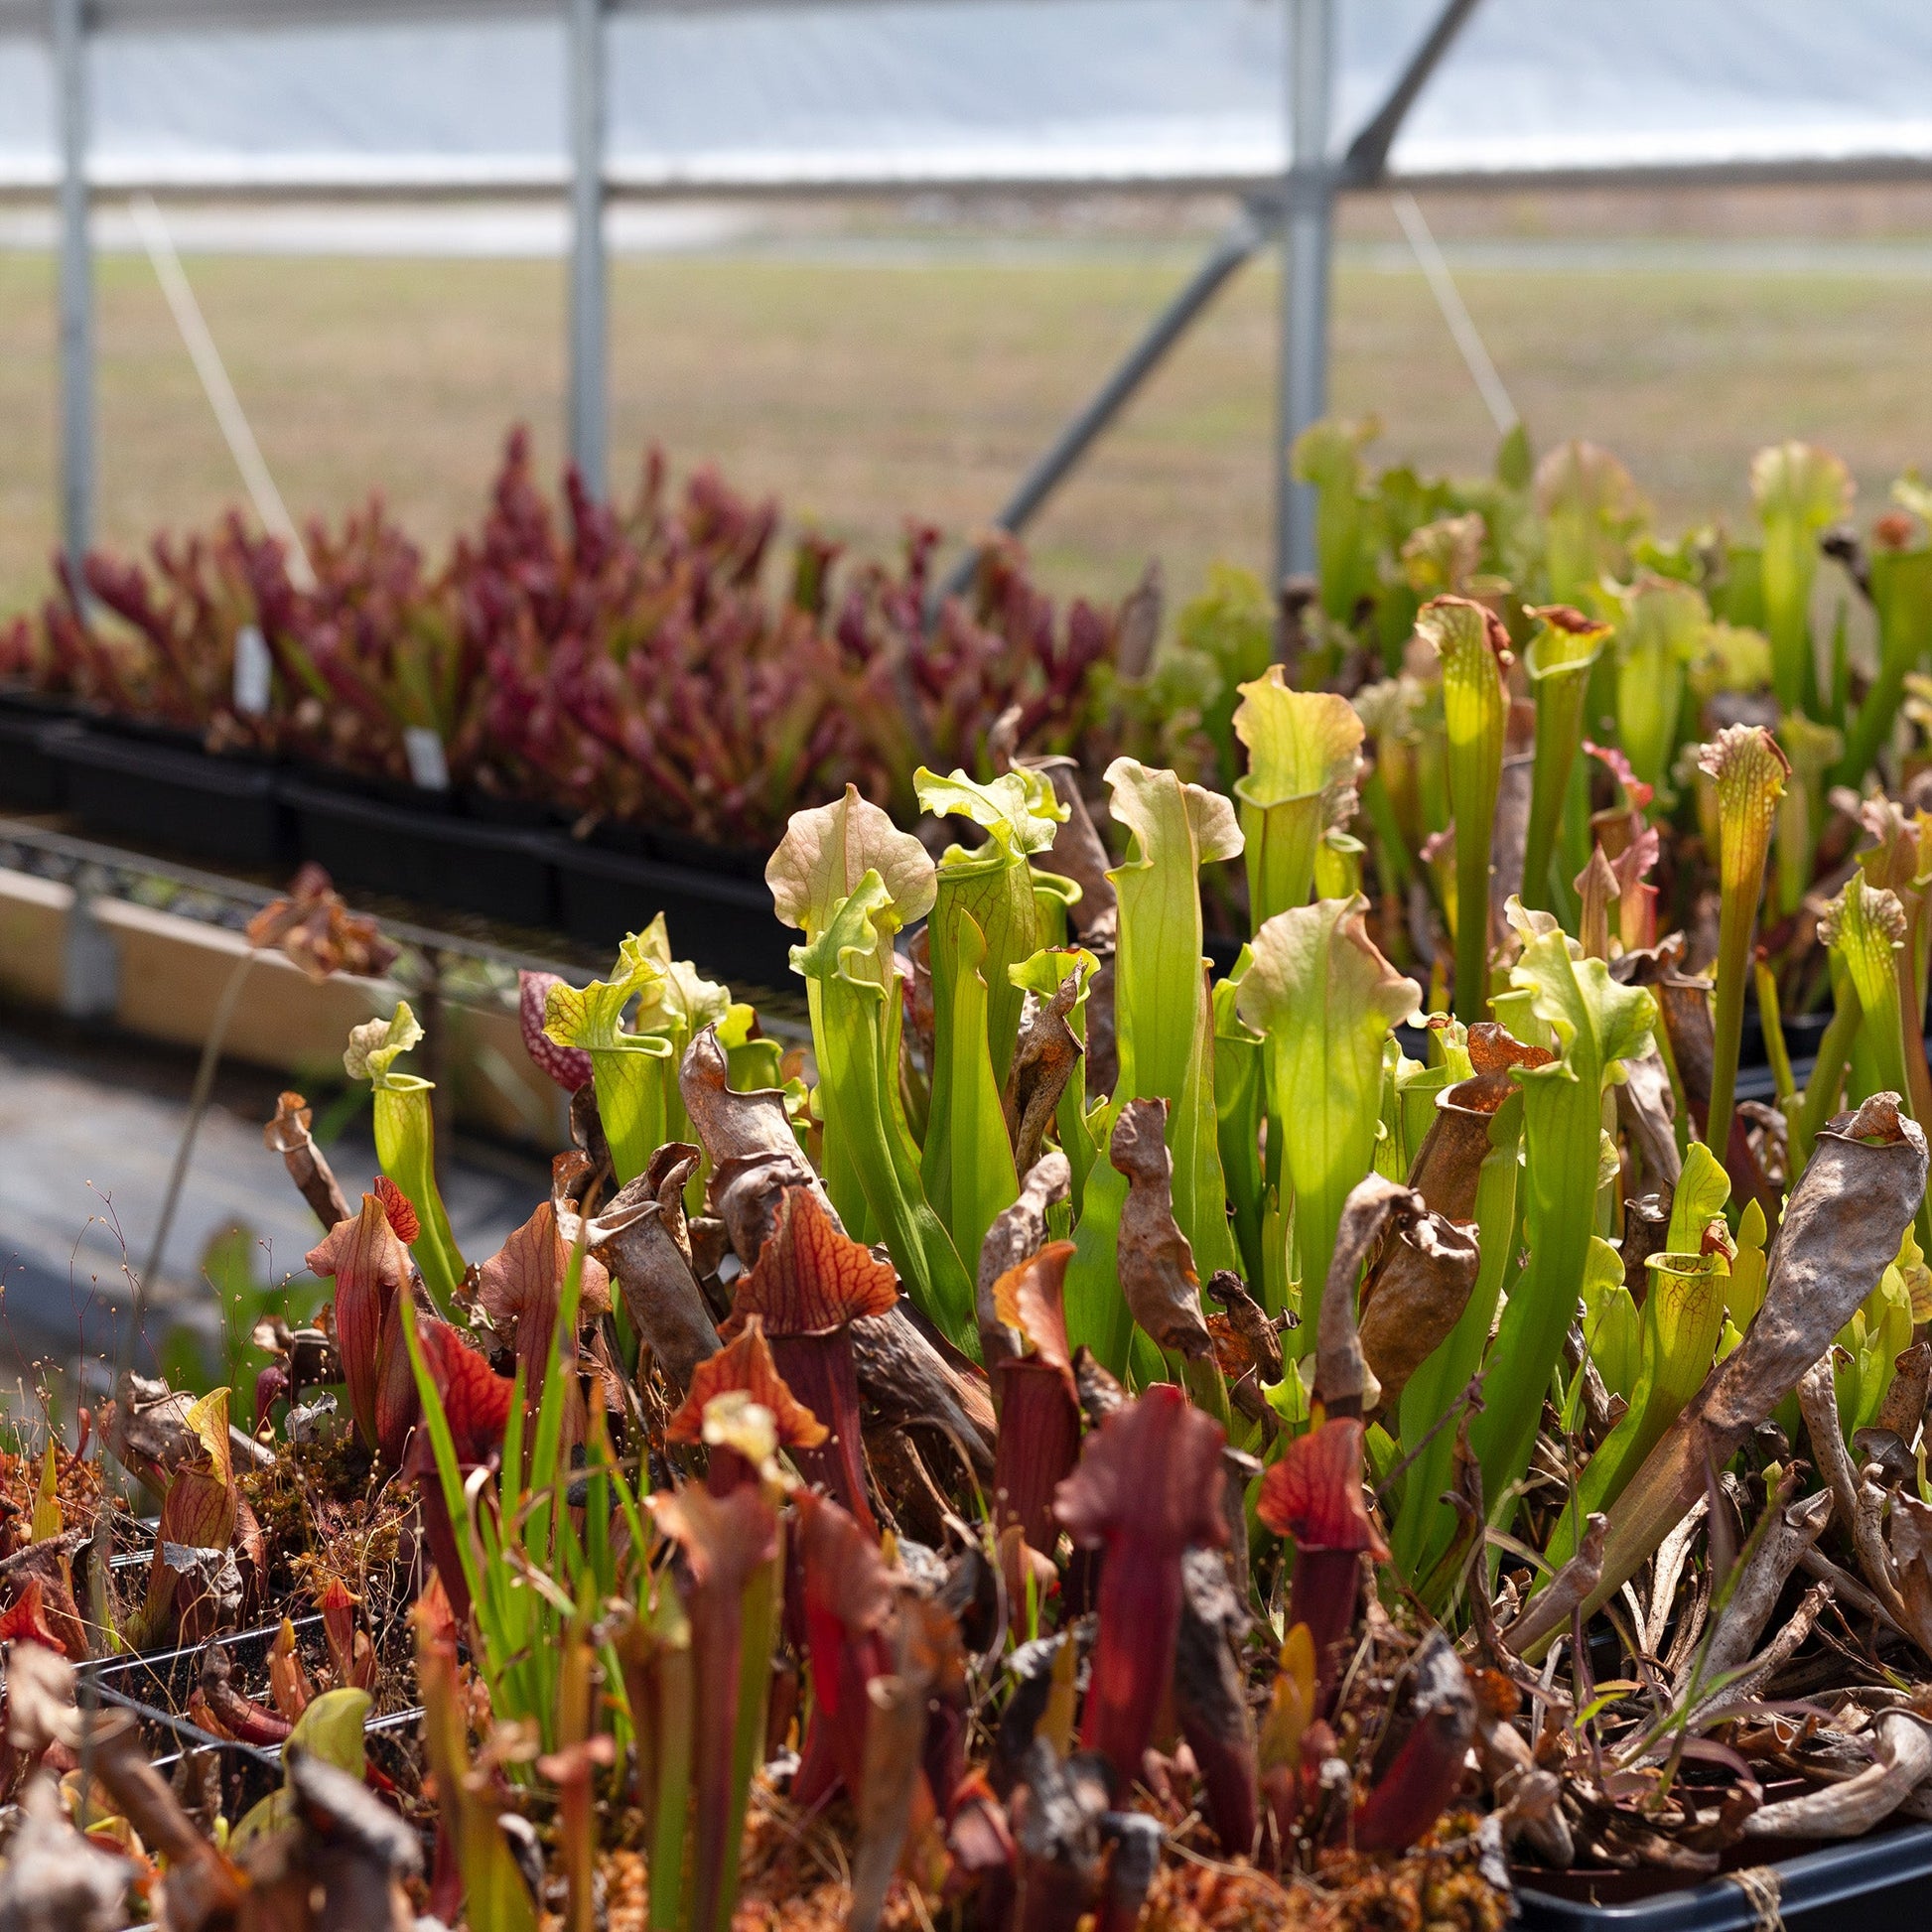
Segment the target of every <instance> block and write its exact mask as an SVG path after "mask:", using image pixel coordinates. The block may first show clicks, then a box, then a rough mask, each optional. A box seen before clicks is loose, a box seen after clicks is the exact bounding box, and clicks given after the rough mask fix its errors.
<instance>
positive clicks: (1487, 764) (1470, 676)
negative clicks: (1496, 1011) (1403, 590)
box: [1416, 597, 1511, 1026]
mask: <svg viewBox="0 0 1932 1932" xmlns="http://www.w3.org/2000/svg"><path fill="white" fill-rule="evenodd" d="M1416 628H1417V630H1418V631H1419V632H1420V633H1421V634H1422V635H1423V636H1424V637H1426V638H1427V639H1428V640H1429V641H1430V643H1432V644H1434V645H1435V647H1436V651H1437V654H1438V655H1439V656H1440V657H1441V659H1442V663H1443V723H1444V727H1445V730H1446V733H1447V737H1448V743H1449V811H1450V813H1451V815H1452V817H1453V820H1454V826H1455V1017H1456V1018H1457V1019H1458V1020H1460V1021H1461V1022H1462V1024H1463V1025H1464V1026H1467V1025H1469V1024H1470V1023H1471V1022H1472V1021H1476V1020H1480V1019H1481V1018H1482V1016H1483V1013H1484V1011H1485V1010H1486V1008H1487V1005H1488V999H1489V844H1490V837H1491V834H1492V833H1493V831H1494V829H1495V823H1496V793H1497V790H1498V788H1499V787H1500V785H1501V783H1502V772H1503V733H1504V729H1505V727H1506V726H1507V725H1508V723H1509V693H1508V692H1507V690H1506V689H1505V688H1504V686H1503V673H1504V671H1505V670H1506V669H1507V668H1508V666H1509V664H1510V662H1511V657H1510V651H1509V637H1508V633H1507V632H1506V631H1505V630H1504V629H1503V626H1502V623H1501V621H1499V620H1498V619H1497V618H1496V616H1495V615H1494V613H1493V612H1491V611H1489V610H1487V609H1485V608H1484V607H1483V606H1482V605H1480V604H1474V603H1471V602H1470V601H1469V600H1468V599H1467V598H1463V597H1437V598H1432V599H1431V600H1430V601H1429V602H1428V603H1427V604H1425V605H1424V606H1423V608H1422V611H1421V614H1420V615H1419V616H1418V617H1417V619H1416Z"/></svg>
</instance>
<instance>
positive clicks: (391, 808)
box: [281, 777, 556, 926]
mask: <svg viewBox="0 0 1932 1932" xmlns="http://www.w3.org/2000/svg"><path fill="white" fill-rule="evenodd" d="M281 793H282V797H283V800H284V801H285V803H286V804H287V807H288V811H289V815H290V818H291V819H292V821H293V823H294V826H295V837H296V844H297V846H298V848H299V849H300V851H301V854H302V857H303V858H305V859H313V860H314V861H315V862H316V863H317V864H318V865H320V866H322V867H324V868H325V869H326V870H327V871H328V873H329V875H330V877H331V878H333V879H334V880H335V881H336V883H337V884H338V885H342V886H360V887H362V888H363V889H364V890H366V891H368V892H374V893H388V894H391V895H393V896H394V897H397V898H403V899H409V900H412V901H414V902H415V903H417V904H421V905H440V906H445V907H447V908H449V909H450V910H452V911H456V912H475V913H478V914H480V915H482V916H483V917H484V918H491V919H500V920H501V921H502V922H503V923H504V924H506V925H520V926H547V925H553V924H554V923H555V922H556V921H555V914H554V912H553V909H552V898H551V878H550V859H549V853H548V850H547V842H546V841H545V839H544V838H543V835H542V834H540V833H536V832H526V831H519V830H517V829H515V828H514V827H510V826H503V825H488V824H482V823H479V822H477V821H475V820H472V819H468V818H463V817H460V816H459V815H458V814H457V812H456V811H455V810H453V809H452V808H451V806H450V803H449V800H448V797H447V794H443V793H436V792H424V793H420V794H415V795H411V796H409V797H408V798H407V800H406V802H405V801H404V800H402V799H400V798H399V799H397V800H393V801H392V800H391V799H388V798H381V797H375V796H373V795H364V794H360V793H357V792H354V791H350V790H347V789H346V788H345V787H342V786H337V785H330V784H322V783H318V782H316V781H314V780H312V779H308V778H294V777H290V778H285V779H284V780H283V781H282V786H281Z"/></svg>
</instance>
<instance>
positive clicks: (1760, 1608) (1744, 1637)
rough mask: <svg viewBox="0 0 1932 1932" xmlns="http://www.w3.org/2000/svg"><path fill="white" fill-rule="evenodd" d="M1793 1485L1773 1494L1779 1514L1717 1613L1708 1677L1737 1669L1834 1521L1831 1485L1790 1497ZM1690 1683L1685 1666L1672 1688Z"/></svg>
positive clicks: (1708, 1655) (1682, 1688) (1706, 1655)
mask: <svg viewBox="0 0 1932 1932" xmlns="http://www.w3.org/2000/svg"><path fill="white" fill-rule="evenodd" d="M1793 1487H1795V1483H1793V1482H1791V1481H1790V1480H1787V1482H1786V1484H1785V1485H1784V1494H1783V1495H1782V1496H1779V1497H1774V1498H1773V1500H1772V1503H1771V1505H1770V1506H1771V1507H1772V1508H1773V1509H1774V1510H1775V1511H1776V1515H1775V1517H1774V1518H1773V1520H1772V1523H1771V1527H1770V1529H1769V1531H1768V1532H1767V1533H1766V1535H1765V1537H1764V1539H1763V1541H1762V1542H1761V1543H1759V1544H1758V1546H1757V1548H1756V1549H1755V1550H1754V1551H1752V1553H1751V1555H1750V1558H1749V1561H1748V1563H1747V1564H1746V1566H1745V1570H1744V1574H1743V1575H1742V1576H1741V1577H1740V1578H1738V1580H1737V1584H1736V1587H1735V1588H1734V1589H1732V1591H1731V1593H1730V1601H1729V1602H1728V1603H1727V1604H1725V1609H1724V1613H1723V1615H1722V1616H1720V1617H1719V1619H1718V1627H1717V1628H1716V1629H1715V1630H1714V1631H1713V1632H1712V1633H1711V1642H1710V1645H1709V1647H1708V1648H1707V1649H1706V1651H1705V1653H1704V1663H1703V1666H1702V1675H1703V1676H1704V1678H1705V1680H1706V1681H1707V1682H1709V1681H1710V1680H1712V1679H1713V1678H1715V1677H1716V1676H1717V1675H1718V1674H1719V1673H1720V1672H1721V1671H1728V1670H1735V1669H1737V1668H1738V1667H1739V1666H1740V1665H1741V1664H1743V1662H1744V1661H1745V1659H1746V1658H1748V1657H1749V1656H1750V1654H1751V1646H1752V1645H1753V1644H1755V1643H1756V1642H1757V1640H1758V1638H1759V1637H1760V1636H1762V1635H1763V1633H1764V1626H1765V1625H1766V1624H1767V1623H1769V1622H1770V1620H1771V1612H1772V1611H1773V1610H1774V1609H1776V1608H1777V1602H1778V1596H1779V1594H1780V1593H1781V1592H1782V1590H1783V1589H1784V1586H1785V1583H1786V1580H1787V1579H1788V1578H1789V1577H1790V1575H1791V1573H1792V1571H1794V1570H1795V1569H1796V1568H1797V1567H1798V1563H1799V1560H1800V1559H1801V1558H1802V1557H1803V1556H1804V1553H1805V1552H1806V1551H1807V1550H1808V1549H1810V1548H1811V1546H1812V1545H1813V1544H1814V1543H1816V1542H1817V1541H1818V1539H1819V1537H1820V1536H1821V1535H1822V1534H1823V1533H1824V1529H1825V1525H1826V1524H1827V1523H1828V1522H1830V1521H1831V1517H1832V1497H1831V1494H1830V1492H1829V1491H1827V1490H1823V1489H1820V1490H1818V1491H1816V1492H1815V1493H1813V1494H1812V1495H1809V1496H1803V1497H1800V1498H1799V1499H1798V1501H1796V1502H1790V1501H1788V1500H1786V1498H1787V1497H1788V1496H1789V1494H1790V1491H1791V1489H1792V1488H1793ZM1688 1688H1689V1673H1688V1671H1686V1672H1680V1673H1679V1676H1678V1679H1677V1681H1676V1683H1675V1684H1674V1685H1673V1686H1672V1689H1673V1691H1674V1692H1675V1694H1676V1695H1677V1696H1679V1697H1682V1696H1683V1695H1684V1693H1685V1691H1686V1690H1687V1689H1688ZM1725 1695H1726V1696H1729V1695H1731V1693H1729V1692H1726V1693H1725Z"/></svg>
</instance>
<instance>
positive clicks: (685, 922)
mask: <svg viewBox="0 0 1932 1932" xmlns="http://www.w3.org/2000/svg"><path fill="white" fill-rule="evenodd" d="M548 843H549V846H550V850H551V853H552V857H553V859H554V862H555V865H556V874H557V909H558V914H559V917H560V919H561V921H562V924H563V929H564V931H565V932H567V933H568V934H569V935H570V936H571V937H572V938H573V939H578V940H581V941H582V942H583V943H584V944H585V945H589V946H615V945H616V944H617V943H618V942H619V941H620V940H621V938H622V937H623V936H624V934H625V933H627V932H635V931H637V930H639V928H641V927H642V926H643V925H645V924H646V923H647V922H648V921H649V920H650V919H651V918H652V917H653V916H654V915H655V914H657V913H659V912H662V913H663V914H664V916H665V918H666V920H667V921H668V922H669V924H670V928H671V936H672V939H673V941H674V942H675V944H676V947H677V950H678V952H679V953H680V954H689V956H690V957H691V958H692V959H694V960H696V961H697V962H698V964H699V965H701V966H707V967H709V968H710V969H711V970H712V971H713V972H722V973H724V974H726V975H727V976H729V977H733V978H736V979H738V980H741V981H744V982H747V983H755V984H757V985H760V986H785V985H787V984H789V982H790V977H791V948H792V946H793V945H794V944H796V943H797V941H798V938H799V936H800V935H799V934H797V933H796V932H793V931H792V930H791V929H790V927H788V926H785V925H782V924H780V923H779V920H778V916H777V914H776V913H775V912H773V911H772V909H771V894H770V890H769V889H768V888H767V887H766V886H764V885H763V884H762V883H761V882H760V883H759V884H754V883H753V882H752V881H751V880H749V879H745V878H742V877H740V876H738V875H737V872H736V869H735V868H734V869H731V870H727V869H725V868H724V867H722V866H721V867H720V868H719V869H718V870H716V871H699V870H698V869H696V868H694V867H690V866H672V865H666V864H665V863H664V862H663V861H662V860H658V859H647V858H642V857H637V856H634V855H632V854H630V853H627V852H616V851H612V850H610V849H609V848H607V847H604V846H595V845H589V844H585V843H582V842H580V841H578V840H575V839H569V838H552V839H551V840H549V841H548Z"/></svg>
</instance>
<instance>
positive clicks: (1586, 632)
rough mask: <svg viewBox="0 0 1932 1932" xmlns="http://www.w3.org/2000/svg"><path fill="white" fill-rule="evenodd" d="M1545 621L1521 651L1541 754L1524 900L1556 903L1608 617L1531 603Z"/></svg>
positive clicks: (1526, 848)
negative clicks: (1569, 808) (1561, 844)
mask: <svg viewBox="0 0 1932 1932" xmlns="http://www.w3.org/2000/svg"><path fill="white" fill-rule="evenodd" d="M1530 615H1531V616H1532V617H1535V618H1537V619H1540V620H1541V622H1542V628H1541V629H1539V630H1538V632H1537V634H1536V635H1535V636H1534V637H1533V638H1532V639H1531V640H1530V644H1529V648H1528V649H1527V650H1526V651H1525V652H1524V654H1523V668H1524V670H1525V672H1526V673H1527V674H1528V677H1529V682H1530V690H1531V691H1532V693H1533V694H1534V696H1535V699H1536V761H1535V763H1534V765H1533V766H1532V767H1531V774H1530V822H1529V831H1528V833H1527V835H1526V837H1525V839H1524V843H1523V903H1524V904H1525V905H1528V906H1532V907H1535V908H1537V909H1539V910H1543V911H1555V910H1557V909H1558V907H1557V904H1556V897H1555V890H1554V884H1553V881H1552V877H1551V866H1552V861H1553V860H1554V858H1555V855H1556V849H1557V834H1558V832H1559V830H1560V829H1561V828H1562V824H1563V816H1564V806H1565V802H1566V800H1567V799H1568V798H1569V796H1570V790H1571V774H1572V773H1573V772H1574V771H1575V769H1576V766H1577V753H1578V750H1579V748H1580V747H1581V746H1582V744H1583V737H1584V704H1585V700H1586V699H1587V696H1588V694H1589V674H1590V667H1591V666H1592V665H1593V664H1595V662H1596V660H1597V658H1598V657H1599V656H1600V655H1601V654H1602V650H1603V644H1604V640H1605V639H1606V638H1607V637H1608V636H1609V634H1610V633H1609V626H1608V625H1607V624H1601V623H1596V622H1594V621H1591V620H1590V619H1588V618H1587V617H1585V616H1584V615H1583V613H1582V612H1580V611H1576V610H1573V609H1572V608H1571V607H1570V606H1569V605H1567V604H1553V605H1547V606H1545V607H1544V608H1542V609H1541V610H1537V611H1533V612H1531V614H1530Z"/></svg>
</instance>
